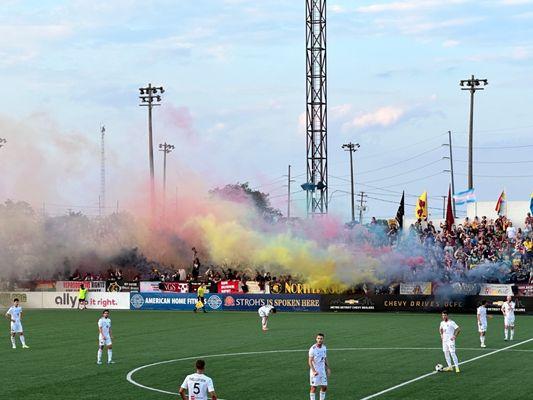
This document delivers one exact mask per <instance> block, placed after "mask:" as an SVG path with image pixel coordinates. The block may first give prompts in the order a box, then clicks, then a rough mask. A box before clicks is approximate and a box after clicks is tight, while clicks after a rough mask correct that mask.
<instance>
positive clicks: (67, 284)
mask: <svg viewBox="0 0 533 400" xmlns="http://www.w3.org/2000/svg"><path fill="white" fill-rule="evenodd" d="M81 285H83V286H85V287H86V288H87V289H88V290H89V292H105V287H106V284H105V281H57V282H56V291H57V292H77V291H78V290H80V286H81Z"/></svg>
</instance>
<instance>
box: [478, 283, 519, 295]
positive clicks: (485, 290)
mask: <svg viewBox="0 0 533 400" xmlns="http://www.w3.org/2000/svg"><path fill="white" fill-rule="evenodd" d="M479 295H480V296H512V295H513V285H507V284H499V283H498V284H495V283H482V284H481V285H480V286H479Z"/></svg>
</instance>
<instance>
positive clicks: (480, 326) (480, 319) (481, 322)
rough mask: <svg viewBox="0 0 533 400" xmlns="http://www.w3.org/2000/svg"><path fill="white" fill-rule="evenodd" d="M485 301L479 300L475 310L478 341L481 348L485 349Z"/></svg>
mask: <svg viewBox="0 0 533 400" xmlns="http://www.w3.org/2000/svg"><path fill="white" fill-rule="evenodd" d="M486 304H487V300H481V305H480V306H479V307H478V308H477V330H478V332H479V341H480V342H481V347H487V345H486V344H485V333H486V332H487V307H486Z"/></svg>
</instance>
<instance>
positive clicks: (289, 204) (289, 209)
mask: <svg viewBox="0 0 533 400" xmlns="http://www.w3.org/2000/svg"><path fill="white" fill-rule="evenodd" d="M291 182H294V179H291V165H290V164H289V172H288V175H287V219H288V220H290V219H291Z"/></svg>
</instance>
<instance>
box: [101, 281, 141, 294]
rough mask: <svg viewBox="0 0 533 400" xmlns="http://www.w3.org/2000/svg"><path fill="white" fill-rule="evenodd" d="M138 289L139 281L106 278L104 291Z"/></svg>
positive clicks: (131, 290) (136, 290) (134, 290)
mask: <svg viewBox="0 0 533 400" xmlns="http://www.w3.org/2000/svg"><path fill="white" fill-rule="evenodd" d="M138 291H139V282H125V281H117V280H115V279H113V280H107V281H106V292H138Z"/></svg>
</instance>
